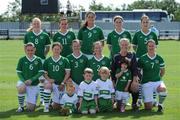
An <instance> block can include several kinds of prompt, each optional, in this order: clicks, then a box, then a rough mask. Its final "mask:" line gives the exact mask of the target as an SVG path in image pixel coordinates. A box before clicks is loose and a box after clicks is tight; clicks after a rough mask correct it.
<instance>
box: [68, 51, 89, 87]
mask: <svg viewBox="0 0 180 120" xmlns="http://www.w3.org/2000/svg"><path fill="white" fill-rule="evenodd" d="M67 58H68V60H69V63H70V68H71V78H72V80H73V81H74V82H75V83H76V84H78V85H79V84H80V83H81V82H82V81H83V80H84V77H83V74H84V69H85V68H86V67H87V62H88V59H87V57H86V56H85V55H83V54H82V53H81V55H80V56H78V57H76V56H74V54H73V53H72V54H70V55H68V56H67Z"/></svg>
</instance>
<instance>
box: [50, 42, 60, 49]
mask: <svg viewBox="0 0 180 120" xmlns="http://www.w3.org/2000/svg"><path fill="white" fill-rule="evenodd" d="M55 46H59V47H60V48H61V49H63V46H62V45H61V43H59V42H54V43H53V44H52V49H53V48H54V47H55Z"/></svg>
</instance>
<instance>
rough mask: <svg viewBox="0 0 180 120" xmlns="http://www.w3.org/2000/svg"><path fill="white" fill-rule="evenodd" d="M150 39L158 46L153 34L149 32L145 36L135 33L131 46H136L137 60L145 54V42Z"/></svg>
mask: <svg viewBox="0 0 180 120" xmlns="http://www.w3.org/2000/svg"><path fill="white" fill-rule="evenodd" d="M150 39H153V40H154V41H155V43H156V45H158V39H157V36H156V34H155V33H154V32H151V31H149V33H147V34H145V33H143V32H142V30H140V31H138V32H136V33H135V35H134V37H133V41H132V44H133V45H136V46H137V51H136V56H137V58H139V57H141V56H142V55H144V54H145V53H147V41H148V40H150Z"/></svg>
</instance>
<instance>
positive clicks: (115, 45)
mask: <svg viewBox="0 0 180 120" xmlns="http://www.w3.org/2000/svg"><path fill="white" fill-rule="evenodd" d="M121 38H127V39H129V41H130V42H131V39H132V38H131V34H130V33H129V32H128V31H126V30H123V31H122V32H120V33H119V32H117V31H116V30H113V31H112V32H111V33H109V34H108V37H107V44H109V45H111V46H112V47H111V57H113V56H114V55H115V54H117V53H119V52H120V47H119V40H120V39H121Z"/></svg>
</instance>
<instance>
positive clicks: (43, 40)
mask: <svg viewBox="0 0 180 120" xmlns="http://www.w3.org/2000/svg"><path fill="white" fill-rule="evenodd" d="M28 42H32V43H33V44H34V45H35V47H36V52H35V55H36V56H38V57H40V58H41V59H45V57H46V56H45V46H48V45H51V41H50V38H49V35H48V34H47V33H45V32H42V31H41V32H40V33H39V34H36V33H34V32H33V31H31V32H28V33H27V34H26V35H25V38H24V44H27V43H28Z"/></svg>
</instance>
